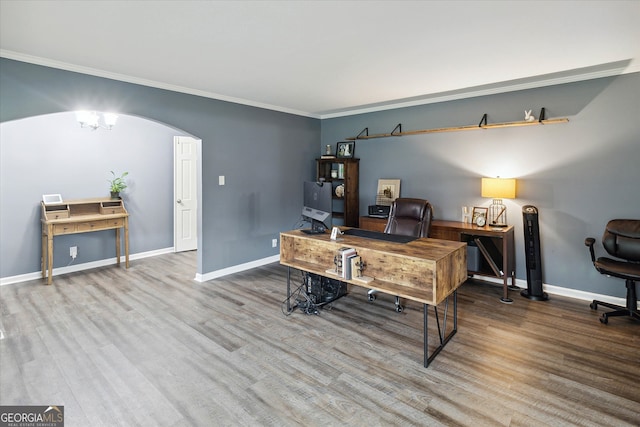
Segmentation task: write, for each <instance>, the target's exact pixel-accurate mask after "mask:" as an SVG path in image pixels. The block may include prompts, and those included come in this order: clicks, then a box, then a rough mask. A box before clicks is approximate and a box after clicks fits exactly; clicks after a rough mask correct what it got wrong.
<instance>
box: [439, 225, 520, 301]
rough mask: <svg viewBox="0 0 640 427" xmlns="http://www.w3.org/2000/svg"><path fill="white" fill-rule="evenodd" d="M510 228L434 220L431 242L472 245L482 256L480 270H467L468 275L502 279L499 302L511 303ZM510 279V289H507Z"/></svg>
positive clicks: (512, 250)
mask: <svg viewBox="0 0 640 427" xmlns="http://www.w3.org/2000/svg"><path fill="white" fill-rule="evenodd" d="M513 234H514V232H513V226H512V225H510V226H508V227H490V226H488V225H486V226H484V227H478V226H476V225H472V224H467V223H464V222H459V221H442V220H433V221H432V222H431V232H430V233H429V236H430V237H433V238H434V239H446V240H454V241H457V242H466V243H470V244H472V243H473V244H475V245H476V246H477V247H478V250H479V251H480V254H481V255H482V258H481V260H482V263H481V266H480V268H479V269H477V270H469V275H472V276H473V275H479V276H486V277H495V278H498V279H502V297H501V298H500V301H502V302H504V303H512V302H513V300H512V299H511V298H509V289H510V288H511V289H519V288H517V287H516V286H515V280H516V279H515V276H516V271H515V270H516V269H515V259H516V258H515V243H514V235H513ZM509 278H511V287H510V286H509Z"/></svg>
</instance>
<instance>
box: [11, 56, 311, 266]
mask: <svg viewBox="0 0 640 427" xmlns="http://www.w3.org/2000/svg"><path fill="white" fill-rule="evenodd" d="M0 93H1V94H2V96H1V97H0V122H3V123H4V122H8V121H12V120H18V119H23V118H27V117H33V116H38V115H42V114H49V113H58V112H69V111H74V110H76V109H78V108H79V107H83V108H90V109H95V110H98V111H117V112H119V113H121V114H125V115H131V116H136V117H143V118H148V119H150V120H154V121H157V122H160V123H164V124H166V125H167V126H169V127H172V128H175V129H180V132H181V133H186V134H189V135H192V136H194V137H197V138H200V139H202V165H201V175H202V185H201V191H202V197H201V212H202V215H201V217H202V218H201V221H202V224H201V227H200V230H199V240H198V241H199V251H198V272H199V273H202V274H204V273H208V272H212V271H216V270H219V269H222V268H225V267H230V266H234V265H238V264H241V263H244V262H249V261H254V260H257V259H261V258H265V257H269V256H273V255H277V254H278V248H272V247H271V239H272V238H277V237H279V236H278V234H279V232H280V231H283V230H288V229H291V228H292V227H293V225H294V224H295V223H296V222H297V220H298V219H299V217H300V209H301V206H302V182H303V181H304V180H306V179H310V178H311V177H313V175H314V160H313V159H314V158H315V157H316V156H317V153H318V146H319V139H320V121H319V120H317V119H311V118H306V117H300V116H294V115H291V114H285V113H279V112H274V111H268V110H263V109H259V108H254V107H249V106H244V105H238V104H233V103H228V102H223V101H217V100H212V99H209V98H203V97H198V96H193V95H188V94H183V93H177V92H171V91H167V90H161V89H155V88H150V87H146V86H140V85H135V84H129V83H124V82H119V81H114V80H109V79H104V78H98V77H93V76H88V75H83V74H78V73H73V72H68V71H62V70H57V69H52V68H48V67H41V66H37V65H33V64H27V63H22V62H19V61H13V60H8V59H4V58H2V59H0ZM1 143H2V144H4V140H3V141H2V142H1ZM62 144H63V146H62V147H61V149H65V147H64V143H62ZM122 155H123V156H126V155H127V153H126V152H124V153H122ZM30 156H31V155H30V154H29V155H26V157H25V158H24V159H25V160H26V161H28V159H29V158H30ZM76 160H77V161H78V163H80V162H82V160H83V159H81V158H77V159H76ZM134 160H135V161H137V162H140V163H142V164H145V166H140V167H141V168H143V167H147V166H148V165H149V164H151V163H150V162H149V163H146V162H148V160H147V159H146V158H145V157H143V156H137V157H136V158H135V159H134ZM11 167H13V168H15V165H11ZM135 167H137V166H136V164H132V165H131V167H130V168H129V169H134V168H135ZM3 169H4V167H3ZM19 171H20V169H19V168H15V169H12V170H9V171H7V175H8V176H10V177H14V176H16V175H17V176H19V175H20V174H19ZM10 172H13V173H10ZM4 173H5V172H4V170H3V174H4ZM100 173H102V171H100ZM219 175H225V176H226V185H225V186H222V187H221V186H218V176H219ZM36 178H37V179H41V180H44V179H46V177H45V176H43V175H38V176H37V177H36ZM29 179H33V178H29ZM11 184H12V185H17V186H19V185H20V184H19V183H18V184H15V179H13V178H12V181H11ZM1 185H2V191H1V193H2V194H4V192H5V186H8V185H9V182H5V179H2V183H1ZM42 191H43V192H44V189H43V190H42ZM60 191H61V192H62V193H63V194H64V195H65V196H66V194H71V193H74V192H76V191H75V190H73V189H71V188H65V189H61V190H60ZM144 191H148V192H152V193H154V192H168V191H171V192H172V188H171V189H167V188H166V186H165V185H164V184H163V183H157V185H156V186H155V187H153V188H145V189H144ZM41 194H42V193H41V192H40V193H38V199H39V197H40V195H41ZM23 197H28V198H29V202H30V203H33V204H37V203H38V199H35V200H34V199H32V197H33V196H32V195H28V196H23ZM130 199H131V198H130ZM131 203H134V204H135V203H137V202H136V201H135V200H130V201H129V205H131ZM9 209H11V205H10V203H7V202H5V200H4V199H3V200H2V203H1V205H0V213H1V215H2V222H3V223H4V217H5V212H7V210H9ZM25 215H32V216H33V209H32V208H30V209H29V211H28V212H26V213H25ZM37 221H38V220H37V218H36V217H35V216H33V221H32V224H31V225H30V226H29V227H32V228H36V229H37V228H38V226H39V225H38V222H37ZM21 231H23V232H26V230H21ZM135 232H136V231H135V230H134V229H133V228H132V230H131V233H135ZM1 240H2V245H12V246H13V245H15V244H16V243H15V241H14V242H11V241H8V242H7V240H9V239H5V238H4V236H3V238H2V239H1ZM23 244H24V245H27V246H26V247H25V248H24V249H23V252H24V253H25V254H29V256H31V257H36V258H37V257H38V254H39V253H40V247H39V243H38V241H25V242H24V243H23ZM165 245H166V244H165V243H164V242H163V243H159V244H158V249H160V248H163V247H165ZM5 251H10V250H3V252H5ZM67 259H68V255H67ZM3 264H4V262H3ZM31 270H32V271H14V270H11V271H12V274H16V273H17V274H23V273H31V272H33V269H32V268H31ZM38 270H39V268H36V269H35V271H38Z"/></svg>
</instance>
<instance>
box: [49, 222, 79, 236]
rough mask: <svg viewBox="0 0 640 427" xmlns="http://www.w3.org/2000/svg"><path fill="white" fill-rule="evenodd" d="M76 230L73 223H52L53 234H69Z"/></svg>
mask: <svg viewBox="0 0 640 427" xmlns="http://www.w3.org/2000/svg"><path fill="white" fill-rule="evenodd" d="M75 232H76V225H75V224H54V225H53V234H54V235H58V234H71V233H75Z"/></svg>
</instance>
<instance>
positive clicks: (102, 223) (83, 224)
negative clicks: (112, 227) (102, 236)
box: [78, 219, 109, 232]
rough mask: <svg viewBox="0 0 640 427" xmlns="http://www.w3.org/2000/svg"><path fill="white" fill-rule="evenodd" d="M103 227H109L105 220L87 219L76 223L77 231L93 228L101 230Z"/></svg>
mask: <svg viewBox="0 0 640 427" xmlns="http://www.w3.org/2000/svg"><path fill="white" fill-rule="evenodd" d="M105 228H109V226H108V224H107V221H106V220H104V219H103V220H98V221H88V222H81V223H80V224H78V231H79V232H83V231H93V230H102V229H105Z"/></svg>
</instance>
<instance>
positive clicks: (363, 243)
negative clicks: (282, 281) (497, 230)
mask: <svg viewBox="0 0 640 427" xmlns="http://www.w3.org/2000/svg"><path fill="white" fill-rule="evenodd" d="M280 242H281V244H280V263H281V264H283V265H287V266H289V267H294V268H297V269H300V270H304V271H309V272H312V273H316V274H320V275H323V276H328V273H327V272H326V270H327V269H331V268H333V267H334V263H333V258H334V255H335V254H336V253H337V252H338V250H339V249H340V248H342V247H350V248H354V249H355V250H356V251H357V253H358V255H359V256H360V257H361V258H362V261H364V262H365V263H366V267H365V270H364V272H363V275H365V276H369V277H373V279H374V280H373V281H372V282H369V283H364V282H362V281H358V280H356V279H352V280H344V281H345V282H347V283H350V284H353V285H357V286H363V287H367V288H370V289H376V290H379V291H381V292H385V293H389V294H393V295H398V296H399V297H402V298H406V299H409V300H413V301H417V302H420V303H423V304H429V305H437V304H439V303H440V302H441V301H443V300H444V299H445V298H446V297H447V296H448V295H450V294H451V293H452V292H453V291H454V290H456V289H457V288H458V287H459V286H460V285H461V284H462V283H464V282H465V280H466V279H467V252H466V243H463V242H453V241H448V240H440V239H430V238H420V239H416V240H414V241H412V242H409V243H395V242H389V241H383V240H376V239H368V238H363V237H358V236H351V235H341V236H340V238H339V239H338V240H331V239H330V235H329V234H328V233H325V234H312V235H309V234H305V233H303V232H302V231H300V230H292V231H288V232H283V233H280ZM341 280H343V279H341Z"/></svg>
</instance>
